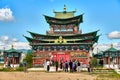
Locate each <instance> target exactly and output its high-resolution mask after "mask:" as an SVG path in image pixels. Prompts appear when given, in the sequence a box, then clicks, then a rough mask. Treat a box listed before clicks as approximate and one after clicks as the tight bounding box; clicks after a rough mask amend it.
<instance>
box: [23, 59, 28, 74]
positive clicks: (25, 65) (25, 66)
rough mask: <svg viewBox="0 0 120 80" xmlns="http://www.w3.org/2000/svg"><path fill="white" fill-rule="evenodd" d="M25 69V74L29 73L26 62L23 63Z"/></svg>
mask: <svg viewBox="0 0 120 80" xmlns="http://www.w3.org/2000/svg"><path fill="white" fill-rule="evenodd" d="M23 67H24V72H28V71H27V62H26V61H24V62H23Z"/></svg>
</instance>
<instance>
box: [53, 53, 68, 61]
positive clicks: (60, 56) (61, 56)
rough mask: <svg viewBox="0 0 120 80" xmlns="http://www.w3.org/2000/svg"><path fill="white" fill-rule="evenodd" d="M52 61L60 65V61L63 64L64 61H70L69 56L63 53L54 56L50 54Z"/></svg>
mask: <svg viewBox="0 0 120 80" xmlns="http://www.w3.org/2000/svg"><path fill="white" fill-rule="evenodd" d="M52 60H54V61H56V60H57V61H58V63H60V61H62V62H65V61H66V60H67V61H69V60H70V54H65V53H59V52H58V53H56V54H52Z"/></svg>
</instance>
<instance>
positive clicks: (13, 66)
mask: <svg viewBox="0 0 120 80" xmlns="http://www.w3.org/2000/svg"><path fill="white" fill-rule="evenodd" d="M12 63H13V68H14V57H13V58H12Z"/></svg>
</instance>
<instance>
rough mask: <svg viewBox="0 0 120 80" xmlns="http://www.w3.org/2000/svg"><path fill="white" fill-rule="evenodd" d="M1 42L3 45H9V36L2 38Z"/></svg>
mask: <svg viewBox="0 0 120 80" xmlns="http://www.w3.org/2000/svg"><path fill="white" fill-rule="evenodd" d="M0 41H1V43H8V42H9V37H8V36H1V37H0Z"/></svg>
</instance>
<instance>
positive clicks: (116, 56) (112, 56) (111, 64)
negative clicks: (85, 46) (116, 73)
mask: <svg viewBox="0 0 120 80" xmlns="http://www.w3.org/2000/svg"><path fill="white" fill-rule="evenodd" d="M95 57H96V58H97V59H100V60H102V61H103V66H104V67H105V68H109V69H110V68H111V69H114V68H118V67H119V64H120V50H117V49H115V48H114V47H113V44H111V47H110V48H109V49H107V50H105V51H101V52H99V53H98V54H96V55H95Z"/></svg>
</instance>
